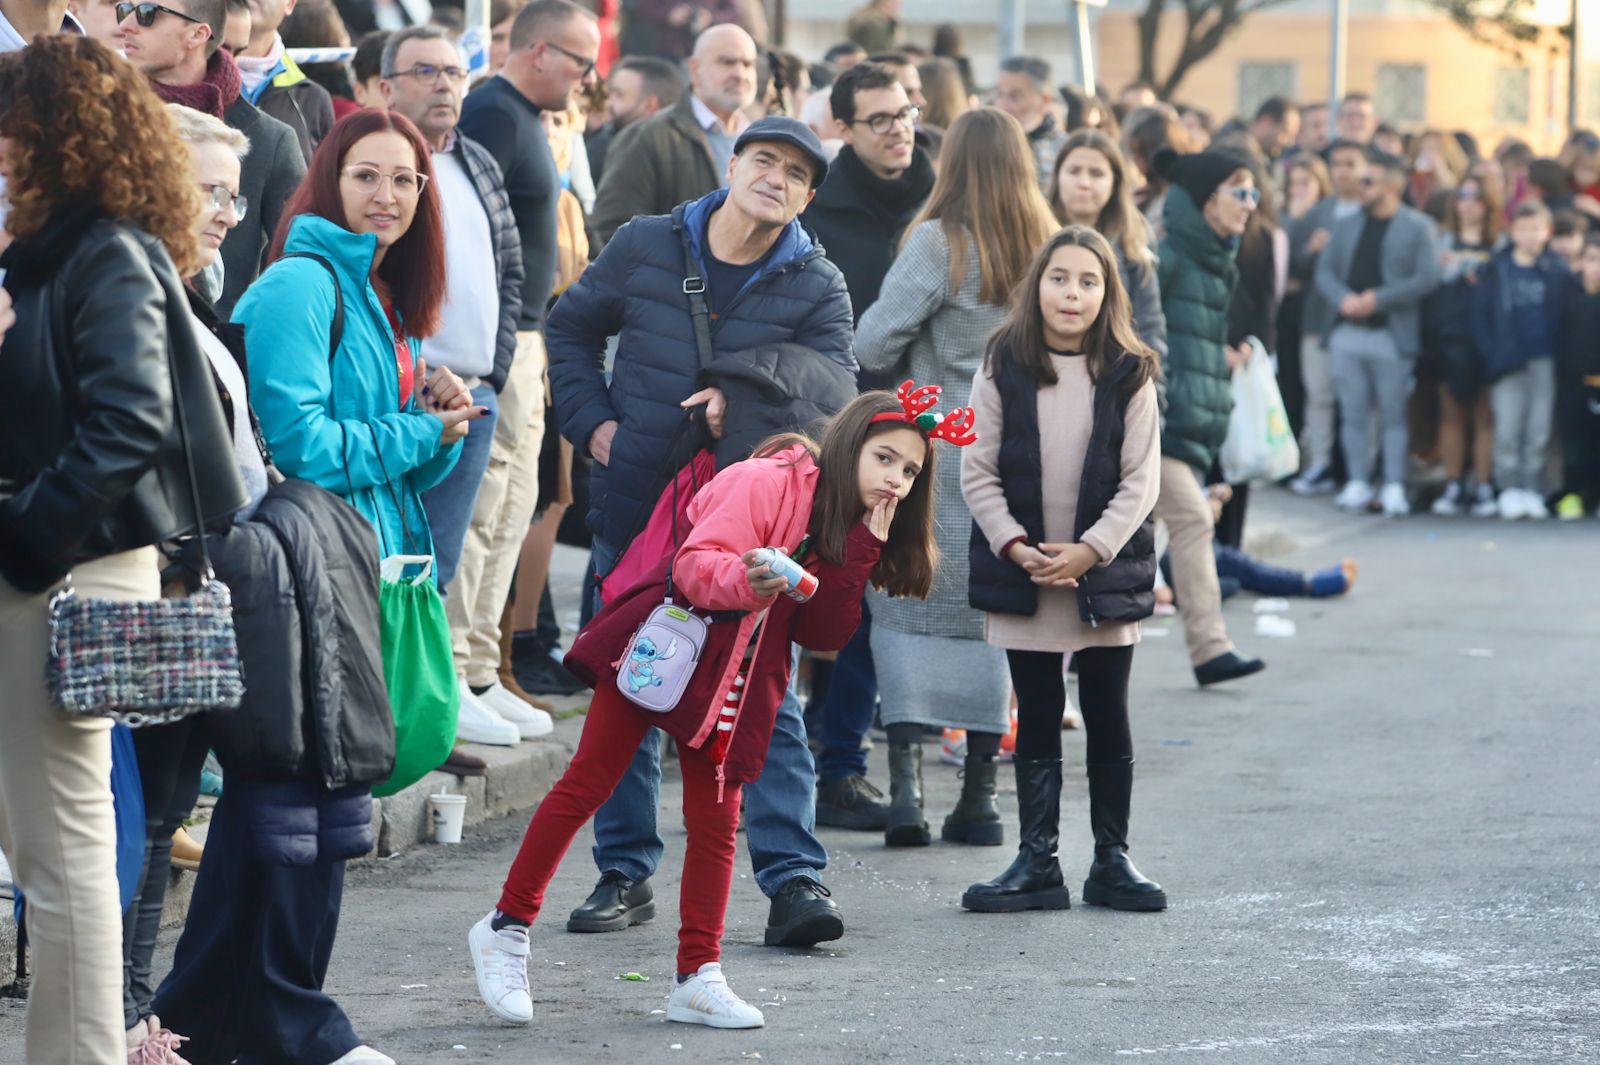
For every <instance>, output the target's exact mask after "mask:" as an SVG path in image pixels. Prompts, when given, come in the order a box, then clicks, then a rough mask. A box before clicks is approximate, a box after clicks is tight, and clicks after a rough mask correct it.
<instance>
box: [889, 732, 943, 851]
mask: <svg viewBox="0 0 1600 1065" xmlns="http://www.w3.org/2000/svg"><path fill="white" fill-rule="evenodd" d="M883 841H884V842H885V843H886V844H888V845H889V846H891V847H926V846H927V845H928V844H929V843H932V842H933V833H932V832H931V831H929V829H928V821H927V819H926V818H925V817H923V816H922V744H920V743H891V744H890V745H889V827H888V828H886V829H884V832H883Z"/></svg>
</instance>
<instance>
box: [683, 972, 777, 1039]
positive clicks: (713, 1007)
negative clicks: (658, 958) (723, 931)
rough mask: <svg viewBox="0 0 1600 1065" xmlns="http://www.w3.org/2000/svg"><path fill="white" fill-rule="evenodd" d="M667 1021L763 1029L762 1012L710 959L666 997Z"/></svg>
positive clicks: (714, 1026) (764, 1022)
mask: <svg viewBox="0 0 1600 1065" xmlns="http://www.w3.org/2000/svg"><path fill="white" fill-rule="evenodd" d="M667 1020H669V1021H681V1022H682V1023H684V1024H704V1025H706V1026H708V1027H711V1028H763V1027H765V1026H766V1023H767V1019H766V1018H765V1017H763V1016H762V1015H761V1011H760V1010H758V1009H756V1008H755V1007H754V1006H752V1005H750V1003H748V1002H746V1001H745V1000H744V999H742V998H740V997H739V996H738V995H736V994H734V993H733V988H731V987H729V986H728V978H727V977H725V976H723V975H722V966H721V965H719V964H718V963H716V962H714V961H708V962H706V963H705V964H704V965H702V966H700V971H699V972H697V973H695V974H694V975H693V976H692V977H690V978H689V979H688V980H685V981H684V982H683V983H681V984H678V985H677V986H676V987H674V988H673V989H672V994H671V995H669V996H668V997H667Z"/></svg>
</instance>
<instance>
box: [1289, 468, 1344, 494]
mask: <svg viewBox="0 0 1600 1065" xmlns="http://www.w3.org/2000/svg"><path fill="white" fill-rule="evenodd" d="M1338 487H1339V486H1338V484H1337V483H1335V481H1334V479H1333V478H1332V477H1330V476H1328V467H1326V466H1313V467H1311V468H1310V469H1308V470H1306V472H1304V473H1302V474H1301V475H1300V476H1298V477H1296V478H1295V479H1294V480H1292V481H1290V482H1289V491H1291V492H1293V493H1294V494H1295V495H1297V496H1325V495H1332V494H1333V491H1334V490H1335V489H1336V488H1338Z"/></svg>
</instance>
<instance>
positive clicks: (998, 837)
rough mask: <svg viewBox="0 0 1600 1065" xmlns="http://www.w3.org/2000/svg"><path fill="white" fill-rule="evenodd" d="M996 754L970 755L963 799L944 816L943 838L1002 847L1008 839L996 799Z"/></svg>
mask: <svg viewBox="0 0 1600 1065" xmlns="http://www.w3.org/2000/svg"><path fill="white" fill-rule="evenodd" d="M998 768H999V766H998V765H997V763H996V762H995V760H994V759H993V758H987V757H985V756H983V755H981V754H969V755H967V761H966V765H965V766H964V767H963V768H962V770H961V773H962V777H961V799H960V801H958V802H957V803H956V808H955V809H954V810H952V811H950V816H949V817H946V818H945V819H944V828H943V829H941V830H940V832H939V838H940V839H942V840H944V841H945V842H947V843H972V844H975V845H977V846H979V847H998V846H1000V844H1002V843H1004V842H1005V839H1006V830H1005V826H1004V825H1003V824H1002V823H1001V821H1000V807H999V805H998V804H997V803H996V802H995V785H994V777H995V771H996V770H997V769H998Z"/></svg>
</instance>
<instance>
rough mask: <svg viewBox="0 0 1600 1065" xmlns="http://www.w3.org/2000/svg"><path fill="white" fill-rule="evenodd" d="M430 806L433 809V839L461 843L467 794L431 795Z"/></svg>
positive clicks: (441, 841) (437, 841)
mask: <svg viewBox="0 0 1600 1065" xmlns="http://www.w3.org/2000/svg"><path fill="white" fill-rule="evenodd" d="M428 807H429V809H431V810H432V811H433V841H434V842H435V843H460V842H461V823H462V821H464V820H465V819H466V816H467V797H466V796H465V795H442V794H441V795H429V796H428Z"/></svg>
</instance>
